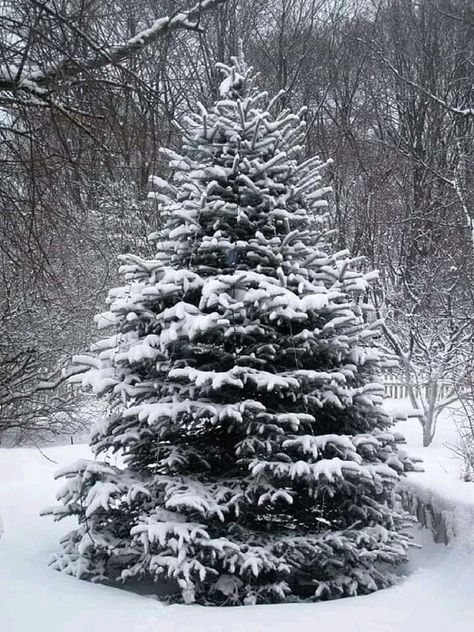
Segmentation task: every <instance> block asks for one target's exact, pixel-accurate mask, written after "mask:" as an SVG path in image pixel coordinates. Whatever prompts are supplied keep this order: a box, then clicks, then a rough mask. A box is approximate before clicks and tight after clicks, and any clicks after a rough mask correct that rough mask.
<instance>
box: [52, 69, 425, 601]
mask: <svg viewBox="0 0 474 632" xmlns="http://www.w3.org/2000/svg"><path fill="white" fill-rule="evenodd" d="M221 70H222V71H223V73H224V75H225V78H224V81H223V83H222V85H221V88H220V99H219V100H218V102H217V103H216V104H215V106H214V107H212V108H211V109H210V110H206V109H205V108H204V107H202V106H200V107H199V111H198V113H194V114H193V115H191V116H190V117H189V118H188V119H187V121H186V126H187V132H186V134H185V136H184V140H183V148H182V153H181V154H180V155H178V154H177V153H174V152H171V151H167V152H166V155H167V156H168V158H169V161H170V162H169V165H170V170H171V172H172V176H171V177H170V179H169V181H164V180H161V179H158V178H156V179H155V181H154V184H155V187H157V189H158V191H157V192H156V194H155V197H156V199H157V200H158V202H159V205H160V208H159V212H160V214H161V215H162V216H163V217H164V218H165V219H166V224H165V226H164V228H163V230H162V231H161V232H158V233H156V234H154V235H152V237H151V239H152V241H154V242H155V243H156V255H155V258H154V259H152V260H145V259H142V258H139V257H137V256H134V255H132V254H128V255H125V256H123V258H122V261H123V265H122V268H121V272H122V274H123V276H124V279H125V285H124V286H123V287H120V288H115V289H112V290H111V291H110V292H109V298H108V303H109V309H108V311H107V312H105V313H103V314H101V315H100V316H98V317H97V324H98V326H99V328H100V329H109V330H111V331H110V334H109V336H108V337H107V338H105V339H103V340H101V341H100V342H97V343H96V344H95V345H93V347H92V354H91V355H90V356H81V357H80V358H78V359H77V361H78V362H80V363H82V364H84V365H88V366H89V367H90V368H89V371H88V372H87V373H86V374H85V377H84V379H83V385H84V386H85V387H87V388H89V389H91V390H92V391H93V392H94V393H95V394H96V395H97V396H104V397H105V398H106V399H107V401H108V403H109V406H110V414H109V415H108V417H107V418H105V419H104V420H103V421H101V422H100V423H99V424H98V425H97V426H96V428H95V431H94V433H93V436H92V448H93V450H94V452H95V454H96V455H97V460H96V461H93V462H92V461H80V462H78V463H75V464H72V465H70V466H69V467H67V468H63V469H62V471H61V472H59V476H60V477H63V478H65V484H64V487H63V488H62V489H61V491H60V492H59V494H58V499H59V501H60V502H61V505H60V506H59V507H56V508H52V509H50V510H48V513H50V514H53V515H54V516H55V518H56V519H61V518H63V517H65V516H76V518H77V520H78V527H77V528H76V529H75V530H74V531H72V532H71V533H69V534H68V535H66V536H65V537H64V539H63V540H62V549H61V551H60V552H59V554H58V555H57V556H56V557H55V559H54V561H53V567H54V568H56V569H59V570H62V571H64V572H66V573H69V574H71V575H75V576H77V577H81V578H85V579H90V580H92V581H102V580H109V581H110V580H114V581H123V582H125V581H130V582H133V581H138V580H141V581H148V582H150V581H151V582H152V583H153V582H154V583H156V584H158V583H160V582H161V581H162V580H164V581H165V582H168V585H169V586H170V593H169V598H170V599H171V600H175V601H184V602H186V603H190V602H199V603H207V604H253V603H264V602H280V601H295V600H301V599H309V600H319V599H331V598H336V597H343V596H347V595H357V594H365V593H370V592H372V591H375V590H377V589H380V588H384V587H386V586H389V585H391V584H392V583H393V582H394V581H396V579H397V575H396V573H395V572H394V570H393V567H394V566H395V565H397V564H400V563H402V562H404V561H406V559H407V550H408V547H409V541H410V538H409V535H408V533H407V527H408V525H409V524H410V523H411V519H410V517H409V516H408V514H407V513H406V512H404V511H403V510H402V509H401V507H400V503H399V498H398V496H397V493H396V487H397V484H398V481H399V477H400V475H402V474H403V472H404V471H406V470H409V469H413V467H414V466H413V463H412V462H411V461H410V460H409V459H408V457H406V456H405V455H404V454H403V453H402V452H399V451H398V448H397V444H398V443H400V442H401V441H402V438H401V437H400V436H399V435H397V434H395V433H394V432H392V431H391V424H392V420H391V418H390V417H389V415H388V414H387V413H386V412H384V410H383V408H382V396H383V387H382V386H381V385H380V384H378V383H377V373H378V370H379V369H380V368H381V367H382V366H383V363H384V358H383V357H382V355H381V354H380V352H379V351H378V350H377V349H376V348H374V347H373V346H372V344H371V341H372V339H373V338H374V336H378V335H379V331H378V326H377V323H375V322H373V323H371V324H370V325H366V324H365V320H366V319H364V313H363V309H367V308H368V306H367V303H366V302H363V301H361V300H360V299H361V297H362V295H363V294H364V293H365V292H366V290H367V288H368V285H369V283H370V281H371V280H373V279H374V278H376V275H375V274H373V273H367V274H362V273H360V272H358V271H357V269H356V267H355V262H354V261H352V260H351V259H350V258H349V256H348V253H347V252H346V251H344V252H332V250H331V247H330V244H329V239H328V231H329V229H328V227H327V216H326V207H327V202H326V200H325V196H326V194H327V193H328V189H327V188H325V187H322V185H321V180H322V173H323V170H324V167H325V164H324V163H323V162H322V161H321V160H320V159H319V158H317V157H313V158H308V159H305V160H303V159H302V158H301V156H302V147H301V143H302V141H303V137H304V129H305V127H304V124H303V122H302V120H301V117H300V116H299V115H296V114H292V113H290V112H288V111H279V107H278V97H276V98H274V99H271V100H270V99H269V98H268V97H267V95H266V94H265V93H261V92H259V91H258V90H257V88H256V86H255V77H254V76H253V75H252V72H251V70H250V69H248V68H247V67H246V66H245V64H244V62H243V61H241V60H239V61H236V62H235V65H234V66H233V67H227V66H223V65H222V66H221ZM117 455H119V456H120V459H119V464H120V465H112V464H111V461H110V457H112V456H113V457H115V456H117Z"/></svg>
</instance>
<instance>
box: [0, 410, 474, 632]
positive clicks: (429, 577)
mask: <svg viewBox="0 0 474 632" xmlns="http://www.w3.org/2000/svg"><path fill="white" fill-rule="evenodd" d="M406 423H414V422H406ZM401 429H402V430H407V428H406V427H404V428H401ZM437 449H440V448H439V446H438V448H437V447H436V446H435V447H434V448H433V451H432V457H431V456H430V459H429V461H430V464H429V468H428V471H427V473H426V474H421V475H417V476H423V477H427V478H426V480H429V477H430V471H433V469H432V468H435V467H438V465H437V463H436V458H435V457H436V454H437V453H436V450H437ZM440 450H441V449H440ZM44 451H45V453H46V454H47V455H48V456H49V457H50V458H52V459H54V460H56V461H58V462H59V463H67V462H70V461H73V460H75V459H77V458H79V457H82V456H87V454H88V449H87V447H86V446H67V447H55V448H47V449H45V450H44ZM441 452H442V453H443V454H444V455H445V456H444V457H443V458H445V457H446V451H445V450H444V451H443V450H441ZM441 452H440V453H441ZM430 455H431V453H430ZM431 461H433V463H431ZM56 467H57V466H55V465H54V464H52V463H50V462H49V461H48V460H46V459H45V458H44V457H43V456H42V455H41V454H40V452H39V451H37V450H35V449H14V450H6V449H1V450H0V514H1V515H2V518H3V523H4V533H3V536H2V537H1V539H0V630H1V632H99V631H100V632H103V631H104V630H110V631H111V632H224V631H225V632H296V631H298V632H300V631H301V632H310V631H311V632H313V631H317V630H330V631H331V632H424V631H425V630H427V631H428V632H446V631H449V632H472V630H474V555H472V554H469V553H468V552H467V551H463V550H462V548H459V547H445V546H444V545H436V544H434V543H433V542H432V540H431V538H430V536H429V534H428V533H427V532H426V531H424V532H423V533H422V539H423V541H424V547H423V549H422V550H421V551H414V552H413V555H412V561H411V568H412V574H411V575H410V576H409V577H408V579H406V580H405V581H404V583H403V584H401V585H400V586H397V587H395V588H391V589H389V590H384V591H380V592H378V593H375V594H373V595H369V596H367V597H355V598H350V599H343V600H339V601H331V602H326V603H317V604H288V605H278V606H248V607H241V608H205V607H201V606H164V605H162V604H160V603H159V602H157V601H156V600H154V599H152V598H149V597H144V596H139V595H135V594H132V593H130V592H127V591H125V590H121V589H118V588H109V587H105V586H100V585H94V584H89V583H87V582H84V581H80V580H77V579H74V578H72V577H68V576H66V575H62V574H60V573H58V572H55V571H52V570H50V569H49V568H48V567H47V560H48V558H49V556H50V554H51V552H53V551H54V550H55V549H56V547H57V541H58V539H59V537H60V536H61V534H63V533H65V531H66V530H67V529H68V528H70V527H72V526H73V523H72V522H70V523H66V521H63V522H61V523H52V521H51V519H50V518H41V517H39V511H40V509H41V508H44V507H45V506H47V505H51V504H53V503H54V499H53V497H54V493H55V490H56V488H57V486H58V483H57V482H55V481H54V479H53V472H54V470H55V469H56ZM442 467H443V469H444V468H445V466H444V465H443V466H442ZM451 480H452V482H453V485H455V486H456V485H458V486H465V485H466V484H465V483H462V482H461V481H456V479H455V478H454V477H452V475H451ZM473 490H474V487H473ZM472 527H473V529H474V525H472Z"/></svg>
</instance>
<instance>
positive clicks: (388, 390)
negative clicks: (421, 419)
mask: <svg viewBox="0 0 474 632" xmlns="http://www.w3.org/2000/svg"><path fill="white" fill-rule="evenodd" d="M380 381H381V382H382V384H383V385H384V388H385V396H386V397H389V398H390V399H408V384H407V383H406V382H402V381H399V380H397V379H396V378H395V377H394V376H392V375H388V376H384V377H382V378H381V380H380ZM420 390H421V394H422V395H423V397H426V396H427V394H428V384H421V385H420V386H418V387H416V388H415V391H416V392H417V394H418V393H419V391H420ZM452 392H453V386H452V384H449V383H448V382H441V383H440V384H438V398H439V399H444V398H446V397H449V396H450V395H452Z"/></svg>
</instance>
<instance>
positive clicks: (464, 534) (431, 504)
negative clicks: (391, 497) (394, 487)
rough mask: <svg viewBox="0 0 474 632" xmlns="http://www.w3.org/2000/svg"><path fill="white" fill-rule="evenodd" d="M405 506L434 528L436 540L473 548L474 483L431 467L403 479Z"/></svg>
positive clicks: (473, 550) (423, 523) (432, 529)
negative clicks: (436, 470) (422, 473)
mask: <svg viewBox="0 0 474 632" xmlns="http://www.w3.org/2000/svg"><path fill="white" fill-rule="evenodd" d="M401 493H402V499H403V503H404V505H405V508H406V509H408V510H409V511H410V512H412V513H413V514H414V515H416V517H417V518H418V520H419V521H420V523H421V524H422V525H423V526H425V527H428V528H429V529H431V532H432V533H433V538H434V541H435V542H438V543H444V544H449V545H455V546H458V547H461V548H463V549H464V550H467V551H469V552H474V485H473V484H472V483H466V482H464V481H461V480H456V479H453V478H452V477H450V476H448V475H444V474H442V473H435V472H433V471H430V472H429V473H427V474H425V475H421V476H420V475H409V476H408V477H407V478H406V479H404V481H403V482H402V488H401Z"/></svg>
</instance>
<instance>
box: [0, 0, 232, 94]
mask: <svg viewBox="0 0 474 632" xmlns="http://www.w3.org/2000/svg"><path fill="white" fill-rule="evenodd" d="M32 2H33V4H38V6H41V9H42V10H43V11H45V12H46V13H48V14H50V15H51V16H52V17H55V18H57V19H58V20H59V21H60V22H67V18H66V17H65V16H61V15H60V14H58V13H57V12H56V11H55V10H53V9H51V8H49V7H47V5H45V3H44V2H39V1H38V0H32ZM225 2H227V0H200V1H199V2H197V3H196V4H195V5H194V6H193V7H192V8H191V9H188V10H186V11H180V12H178V13H175V14H174V15H171V16H166V17H162V18H159V19H157V20H155V22H154V23H153V24H152V25H151V26H150V27H149V28H147V29H144V30H143V31H140V33H138V34H137V35H135V36H134V37H132V38H130V39H128V40H126V41H125V42H123V43H121V44H117V45H114V46H111V47H109V48H102V47H99V46H96V45H95V44H94V42H91V41H89V38H88V37H87V36H86V35H85V34H84V36H83V38H84V39H85V40H86V43H88V44H89V46H90V47H91V48H92V49H93V52H92V53H91V54H90V55H89V56H85V57H82V58H78V59H71V58H70V57H64V58H62V59H60V60H58V61H57V62H54V63H52V64H50V65H49V66H47V67H46V68H42V69H41V68H38V69H36V70H33V71H32V70H29V71H25V70H24V67H25V66H26V64H22V65H21V66H18V65H15V64H9V65H1V64H0V92H1V91H3V92H16V93H18V92H19V93H27V94H30V95H34V96H36V97H40V98H41V97H43V96H44V95H46V94H47V93H48V92H50V91H51V89H52V86H53V85H54V83H55V82H56V81H60V80H64V79H71V78H73V77H76V76H77V75H80V74H81V73H84V72H88V71H91V70H98V69H100V68H103V67H104V66H108V65H111V64H117V63H120V62H121V61H123V60H124V59H126V58H128V57H131V56H133V55H134V54H136V53H137V52H139V51H140V50H142V49H143V48H145V47H147V46H149V45H150V44H152V43H154V42H157V41H158V40H160V39H162V38H164V37H165V36H167V35H169V34H170V33H173V32H174V31H178V30H198V31H199V30H201V29H202V27H201V24H200V22H201V18H202V15H203V14H204V13H206V12H208V11H210V10H211V9H213V8H215V7H217V6H218V5H219V4H224V3H225Z"/></svg>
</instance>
